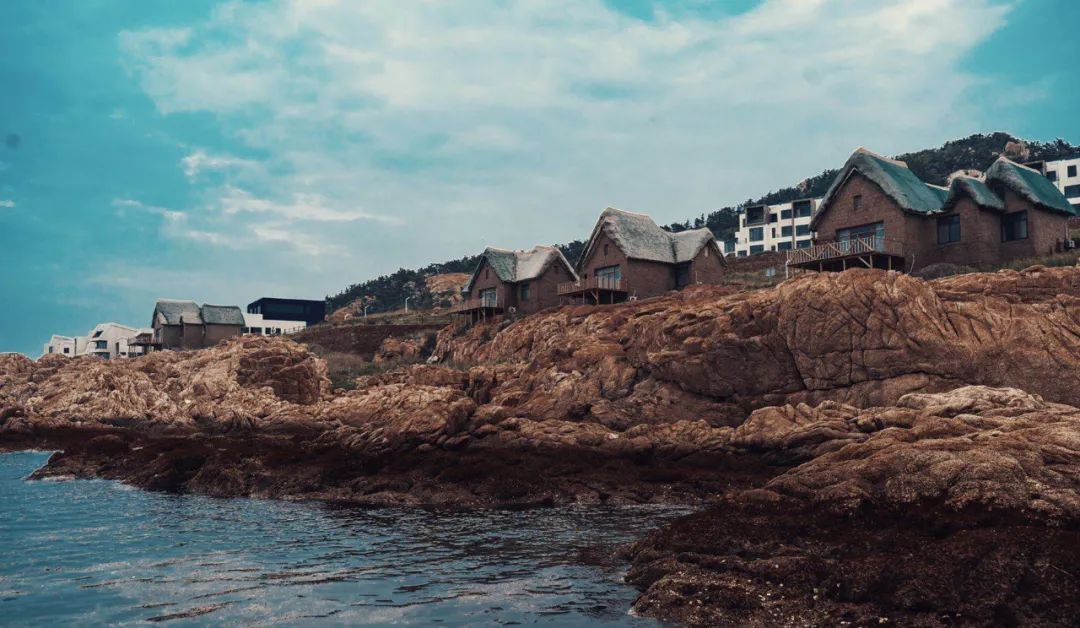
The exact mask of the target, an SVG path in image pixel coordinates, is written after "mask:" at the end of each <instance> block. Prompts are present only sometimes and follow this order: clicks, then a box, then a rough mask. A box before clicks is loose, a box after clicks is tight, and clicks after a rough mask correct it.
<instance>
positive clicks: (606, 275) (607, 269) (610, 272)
mask: <svg viewBox="0 0 1080 628" xmlns="http://www.w3.org/2000/svg"><path fill="white" fill-rule="evenodd" d="M595 275H596V278H597V279H613V280H615V281H620V280H621V279H622V267H621V266H604V267H603V268H597V269H596V273H595Z"/></svg>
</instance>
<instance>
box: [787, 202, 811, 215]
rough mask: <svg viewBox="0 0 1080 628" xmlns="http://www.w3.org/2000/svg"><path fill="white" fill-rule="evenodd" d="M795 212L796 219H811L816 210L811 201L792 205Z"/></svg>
mask: <svg viewBox="0 0 1080 628" xmlns="http://www.w3.org/2000/svg"><path fill="white" fill-rule="evenodd" d="M791 207H792V209H794V210H795V217H796V218H809V217H810V216H811V215H812V214H813V213H814V208H813V206H812V205H811V204H810V201H795V202H794V203H792V205H791Z"/></svg>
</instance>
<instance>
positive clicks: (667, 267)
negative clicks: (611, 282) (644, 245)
mask: <svg viewBox="0 0 1080 628" xmlns="http://www.w3.org/2000/svg"><path fill="white" fill-rule="evenodd" d="M623 279H626V280H627V281H628V285H629V287H630V294H631V295H634V296H637V298H639V299H646V298H648V297H655V296H657V295H660V294H664V293H665V292H667V291H669V290H674V289H675V267H674V266H672V265H671V264H665V263H663V262H647V261H645V260H640V259H632V260H630V274H629V275H628V274H627V273H626V272H625V271H624V272H623Z"/></svg>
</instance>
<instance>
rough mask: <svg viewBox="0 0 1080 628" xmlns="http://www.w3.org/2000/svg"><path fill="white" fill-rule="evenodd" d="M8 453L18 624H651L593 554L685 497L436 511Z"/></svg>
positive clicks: (1, 482) (11, 588)
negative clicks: (148, 475)
mask: <svg viewBox="0 0 1080 628" xmlns="http://www.w3.org/2000/svg"><path fill="white" fill-rule="evenodd" d="M48 455H49V454H48V453H47V452H45V453H42V452H21V453H11V454H0V495H3V499H2V501H0V535H2V537H3V541H2V542H0V617H3V618H5V619H6V620H7V621H12V622H14V623H18V624H20V625H58V624H65V625H67V624H101V623H110V624H125V623H142V622H147V621H150V622H165V623H168V624H170V625H173V624H177V625H188V624H196V625H197V624H206V623H211V622H212V623H215V624H216V623H224V622H230V623H244V624H249V625H269V624H280V623H285V624H295V623H303V624H310V623H320V624H331V625H344V624H365V625H378V624H386V623H412V624H429V623H441V624H445V625H464V624H468V625H516V624H522V623H528V624H542V625H567V626H569V625H581V624H591V623H608V624H616V625H623V624H636V625H648V624H649V623H650V622H648V621H647V620H643V619H640V618H637V617H633V616H631V615H629V614H628V613H627V609H628V608H629V605H630V603H631V602H632V601H633V599H634V596H635V594H636V592H635V591H634V590H633V589H631V588H629V587H627V586H626V585H624V584H622V582H621V576H622V573H621V571H620V570H621V566H619V565H608V566H603V565H601V566H585V565H581V564H580V563H579V561H578V560H577V559H576V557H577V555H578V552H579V551H580V550H582V549H584V548H590V547H596V546H610V547H612V548H613V547H615V546H616V545H618V544H621V543H625V542H627V541H629V540H632V539H635V538H638V537H640V536H641V535H642V534H644V533H645V532H646V531H647V530H649V529H651V528H653V527H656V526H657V525H660V524H661V523H662V522H663V521H665V520H668V519H670V518H671V517H673V516H676V515H678V514H682V511H679V510H676V509H671V508H661V507H655V506H648V507H621V508H599V507H589V508H585V507H581V508H561V509H552V510H543V511H527V512H513V513H510V512H478V513H431V512H425V511H420V510H405V509H402V510H397V509H384V510H368V511H364V510H356V509H348V508H340V507H328V506H324V505H321V504H310V503H296V502H277V501H263V500H246V499H245V500H241V499H213V498H206V497H198V496H175V495H164V494H158V493H148V492H143V491H131V490H124V488H123V487H122V485H119V484H116V483H112V482H103V481H96V480H91V481H86V480H75V481H64V482H48V483H44V482H26V481H23V478H25V477H26V476H27V475H28V474H29V473H30V472H31V471H33V470H34V469H35V468H37V467H38V466H40V465H42V464H44V462H45V461H46V460H47V459H48Z"/></svg>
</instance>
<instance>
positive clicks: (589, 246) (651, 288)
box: [559, 207, 726, 304]
mask: <svg viewBox="0 0 1080 628" xmlns="http://www.w3.org/2000/svg"><path fill="white" fill-rule="evenodd" d="M725 266H726V264H725V261H724V254H723V251H721V249H720V246H719V245H718V244H717V242H716V238H715V237H713V233H712V231H710V230H709V229H692V230H689V231H682V232H679V233H672V232H670V231H666V230H664V229H661V228H660V227H659V226H658V225H657V224H656V223H655V222H653V220H652V218H650V217H649V216H647V215H645V214H636V213H633V212H627V211H622V210H621V209H615V208H612V207H609V208H607V209H605V210H604V211H603V212H602V213H601V214H600V219H599V220H598V221H597V222H596V226H595V227H594V228H593V231H592V235H590V236H589V240H588V242H586V244H585V249H584V251H583V252H582V254H581V258H580V259H579V260H578V263H577V271H578V275H579V276H580V279H579V280H577V281H573V282H566V283H563V284H560V285H559V295H560V296H562V297H564V298H567V299H569V300H571V301H576V302H582V303H594V304H600V303H618V302H620V301H625V300H627V299H633V298H646V297H652V296H656V295H659V294H663V293H665V292H667V291H669V290H678V289H680V288H682V287H684V286H687V285H689V284H693V283H716V282H718V281H719V280H720V277H721V276H722V275H723V273H724V268H725Z"/></svg>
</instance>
